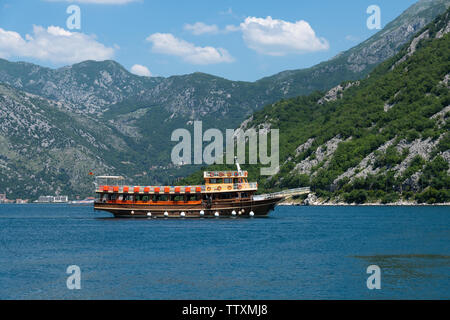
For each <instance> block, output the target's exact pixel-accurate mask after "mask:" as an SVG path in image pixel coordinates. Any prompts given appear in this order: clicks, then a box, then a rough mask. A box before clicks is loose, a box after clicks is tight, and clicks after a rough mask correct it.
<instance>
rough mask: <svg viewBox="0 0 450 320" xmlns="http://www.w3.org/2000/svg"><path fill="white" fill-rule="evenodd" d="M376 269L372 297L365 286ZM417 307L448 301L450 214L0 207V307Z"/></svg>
mask: <svg viewBox="0 0 450 320" xmlns="http://www.w3.org/2000/svg"><path fill="white" fill-rule="evenodd" d="M372 264H376V265H378V266H379V267H380V268H381V289H380V290H368V289H367V286H366V280H367V277H368V276H369V275H368V274H367V273H366V268H367V267H368V266H369V265H372ZM69 265H78V266H79V267H80V268H81V286H82V288H81V290H68V289H67V287H66V279H67V277H68V274H66V268H67V267H68V266H69ZM418 298H425V299H431V298H437V299H449V298H450V208H449V207H278V208H277V209H276V210H275V211H274V212H272V213H271V215H270V217H269V218H258V219H256V218H252V219H230V218H228V219H195V220H191V219H183V220H178V219H176V220H171V219H142V220H141V219H112V218H110V215H109V214H108V213H101V212H94V210H93V209H92V208H91V207H73V206H69V205H35V204H29V205H0V299H418Z"/></svg>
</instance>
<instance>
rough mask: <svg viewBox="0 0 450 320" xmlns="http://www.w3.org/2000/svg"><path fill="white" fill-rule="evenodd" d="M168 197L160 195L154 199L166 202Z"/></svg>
mask: <svg viewBox="0 0 450 320" xmlns="http://www.w3.org/2000/svg"><path fill="white" fill-rule="evenodd" d="M167 200H168V197H167V195H165V194H160V195H158V196H157V197H156V201H167Z"/></svg>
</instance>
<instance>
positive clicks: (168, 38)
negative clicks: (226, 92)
mask: <svg viewBox="0 0 450 320" xmlns="http://www.w3.org/2000/svg"><path fill="white" fill-rule="evenodd" d="M146 40H147V41H149V42H151V43H152V45H153V46H152V50H153V52H157V53H163V54H168V55H172V56H177V57H181V58H182V59H183V60H184V61H186V62H189V63H192V64H213V63H222V62H233V61H234V59H233V57H232V56H231V55H230V54H229V53H228V51H227V50H225V49H223V48H214V47H196V46H195V45H194V44H192V43H190V42H187V41H185V40H183V39H178V38H176V37H174V36H173V35H172V34H171V33H154V34H152V35H150V36H148V37H147V39H146Z"/></svg>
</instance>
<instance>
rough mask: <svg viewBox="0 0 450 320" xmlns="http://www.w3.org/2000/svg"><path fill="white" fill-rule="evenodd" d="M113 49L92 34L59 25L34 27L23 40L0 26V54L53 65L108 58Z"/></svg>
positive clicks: (17, 34) (13, 32)
mask: <svg viewBox="0 0 450 320" xmlns="http://www.w3.org/2000/svg"><path fill="white" fill-rule="evenodd" d="M114 50H115V49H114V48H109V47H106V46H104V45H103V44H101V43H99V42H97V40H96V38H95V36H93V35H86V34H83V33H79V32H70V31H67V30H64V29H63V28H60V27H55V26H50V27H48V28H47V29H45V28H43V27H41V26H33V35H28V34H27V35H26V36H25V39H24V38H22V36H21V35H20V34H19V33H17V32H15V31H7V30H4V29H2V28H0V57H2V58H10V57H14V58H19V57H27V58H35V59H38V60H42V61H50V62H52V63H55V64H60V63H69V64H71V63H76V62H80V61H84V60H107V59H111V58H112V57H113V56H114Z"/></svg>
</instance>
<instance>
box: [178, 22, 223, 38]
mask: <svg viewBox="0 0 450 320" xmlns="http://www.w3.org/2000/svg"><path fill="white" fill-rule="evenodd" d="M184 30H187V31H190V32H191V33H192V34H195V35H196V36H198V35H200V34H205V33H210V34H216V33H219V28H218V27H217V25H215V24H212V25H207V24H205V23H203V22H196V23H194V24H185V25H184Z"/></svg>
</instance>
